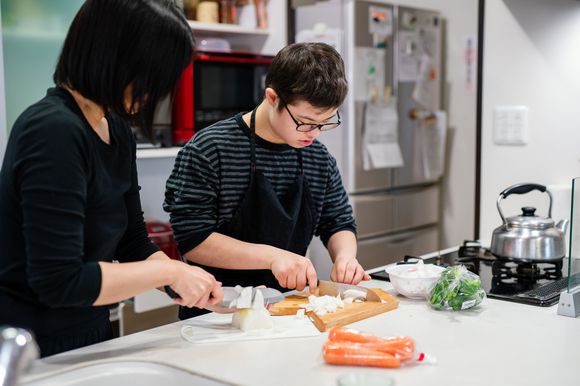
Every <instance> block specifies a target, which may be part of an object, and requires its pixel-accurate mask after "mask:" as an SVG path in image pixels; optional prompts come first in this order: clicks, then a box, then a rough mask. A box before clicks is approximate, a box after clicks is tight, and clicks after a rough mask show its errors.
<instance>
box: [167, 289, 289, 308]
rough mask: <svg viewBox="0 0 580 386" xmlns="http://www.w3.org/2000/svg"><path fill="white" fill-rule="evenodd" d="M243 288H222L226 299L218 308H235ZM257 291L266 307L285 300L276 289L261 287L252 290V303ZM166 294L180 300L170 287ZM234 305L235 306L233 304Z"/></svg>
mask: <svg viewBox="0 0 580 386" xmlns="http://www.w3.org/2000/svg"><path fill="white" fill-rule="evenodd" d="M241 290H242V287H222V291H223V294H224V298H223V300H222V303H221V304H218V306H222V307H226V308H230V307H232V306H233V307H235V303H234V300H237V299H238V298H239V297H240V294H241V292H242V291H241ZM256 291H260V292H261V293H262V297H263V298H264V305H265V306H266V305H268V304H274V303H278V302H280V301H282V300H284V295H282V292H280V291H278V290H277V289H274V288H266V287H263V288H262V287H260V288H252V302H253V301H254V298H255V297H256ZM165 292H166V293H167V295H168V296H169V297H170V298H172V299H176V298H179V297H180V296H179V294H178V293H177V292H175V291H173V290H172V289H171V287H169V286H167V285H166V286H165ZM232 303H234V304H232Z"/></svg>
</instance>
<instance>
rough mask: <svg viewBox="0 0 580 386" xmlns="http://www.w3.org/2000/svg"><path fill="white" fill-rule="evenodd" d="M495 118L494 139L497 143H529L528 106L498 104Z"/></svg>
mask: <svg viewBox="0 0 580 386" xmlns="http://www.w3.org/2000/svg"><path fill="white" fill-rule="evenodd" d="M493 118H494V119H493V139H494V142H495V143H496V144H497V145H526V144H527V143H528V108H527V106H496V107H495V111H494V117H493Z"/></svg>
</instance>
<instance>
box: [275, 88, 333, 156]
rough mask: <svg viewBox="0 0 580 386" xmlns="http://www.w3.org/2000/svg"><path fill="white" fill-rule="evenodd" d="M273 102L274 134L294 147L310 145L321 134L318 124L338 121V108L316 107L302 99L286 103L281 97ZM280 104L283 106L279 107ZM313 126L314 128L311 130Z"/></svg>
mask: <svg viewBox="0 0 580 386" xmlns="http://www.w3.org/2000/svg"><path fill="white" fill-rule="evenodd" d="M271 102H274V103H271V105H272V109H271V114H270V125H271V127H272V131H273V133H272V134H273V135H275V136H276V137H278V138H279V139H280V140H281V142H283V143H286V144H288V145H290V146H292V147H294V148H303V147H307V146H310V145H311V144H312V142H314V140H315V139H316V138H317V137H318V136H319V135H320V132H321V130H320V127H319V126H317V125H323V124H330V125H332V124H333V123H336V122H338V115H337V114H338V109H336V108H329V109H328V108H319V107H314V106H312V105H311V104H310V103H308V102H305V101H301V100H298V101H295V102H294V103H293V104H289V105H286V104H285V103H284V102H283V101H282V100H281V99H280V98H279V97H276V98H275V100H272V101H271ZM279 106H280V107H282V108H281V109H280V108H278V107H279ZM297 127H298V128H297ZM327 127H329V126H327ZM330 127H331V126H330ZM311 128H314V129H313V130H310V129H311Z"/></svg>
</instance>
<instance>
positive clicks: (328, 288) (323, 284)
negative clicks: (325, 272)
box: [318, 280, 381, 303]
mask: <svg viewBox="0 0 580 386" xmlns="http://www.w3.org/2000/svg"><path fill="white" fill-rule="evenodd" d="M318 289H319V291H320V292H319V293H320V295H330V296H337V295H340V297H341V298H343V299H344V293H345V292H346V291H348V290H355V291H359V292H363V293H365V294H366V299H367V301H369V302H379V303H381V298H380V297H379V295H377V294H376V293H374V292H373V291H369V290H368V288H365V287H360V286H357V285H352V284H343V283H335V282H333V281H327V280H319V281H318Z"/></svg>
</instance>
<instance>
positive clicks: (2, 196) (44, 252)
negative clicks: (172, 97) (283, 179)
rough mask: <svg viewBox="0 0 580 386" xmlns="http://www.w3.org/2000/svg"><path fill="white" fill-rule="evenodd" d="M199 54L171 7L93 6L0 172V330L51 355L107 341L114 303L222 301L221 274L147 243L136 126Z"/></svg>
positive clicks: (159, 3) (112, 1) (154, 0)
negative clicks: (161, 296) (166, 293)
mask: <svg viewBox="0 0 580 386" xmlns="http://www.w3.org/2000/svg"><path fill="white" fill-rule="evenodd" d="M193 50H194V39H193V35H192V32H191V30H190V28H189V27H188V24H187V22H186V20H185V18H184V16H183V15H182V13H181V11H180V10H179V9H178V8H177V7H176V6H175V5H174V3H173V2H172V1H169V0H87V1H86V2H85V3H84V5H83V6H82V7H81V9H80V10H79V12H78V13H77V15H76V17H75V19H74V21H73V23H72V25H71V26H70V29H69V31H68V35H67V37H66V40H65V42H64V46H63V49H62V52H61V55H60V58H59V61H58V64H57V68H56V71H55V73H54V81H55V84H56V87H54V88H51V89H49V90H48V92H47V95H46V97H44V98H43V99H42V100H41V101H39V102H37V103H35V104H34V105H32V106H30V107H29V108H28V109H27V110H26V111H25V112H24V113H22V115H21V116H20V117H19V118H18V120H17V121H16V123H15V124H14V127H13V129H12V131H11V134H10V139H9V141H8V145H7V149H6V154H5V158H4V162H3V166H2V170H1V172H0V309H1V310H2V312H1V315H0V325H3V324H8V325H13V326H18V327H24V328H28V329H30V330H32V331H33V332H34V333H35V335H36V337H37V341H38V343H39V346H40V350H41V355H42V356H47V355H52V354H56V353H59V352H62V351H65V350H70V349H74V348H77V347H82V346H85V345H89V344H92V343H97V342H100V341H103V340H106V339H108V338H110V337H111V326H110V322H109V311H108V307H107V305H108V304H112V303H116V302H119V301H121V300H123V299H127V298H130V297H132V296H134V295H137V294H139V293H142V292H144V291H146V290H149V289H152V288H156V287H161V286H169V287H170V288H171V289H172V290H174V291H175V292H177V293H178V294H180V296H181V297H180V298H178V299H177V300H176V303H177V304H179V305H181V306H185V307H208V306H211V305H212V304H215V303H217V302H218V301H220V300H221V298H222V292H221V283H219V282H217V281H216V280H215V278H214V277H213V276H212V275H210V274H209V273H207V272H205V271H203V270H202V269H200V268H196V267H192V266H189V265H187V264H185V263H182V262H179V261H174V260H170V259H169V258H168V257H167V256H166V255H165V254H163V253H162V252H160V251H159V249H158V248H157V247H156V246H155V245H154V244H152V243H151V242H150V241H149V239H148V238H147V232H146V229H145V224H144V221H143V213H142V210H141V203H140V200H139V186H138V184H137V171H136V166H135V154H136V150H135V142H134V139H133V136H132V133H131V130H130V127H129V125H128V123H127V122H128V121H129V120H134V121H136V122H139V123H140V124H141V125H142V126H143V127H144V128H145V129H146V130H148V131H149V132H150V130H151V126H152V120H153V112H154V109H155V106H156V105H157V102H158V101H159V100H160V99H161V98H163V97H165V96H166V95H168V94H169V93H170V92H171V91H172V89H173V87H174V85H175V83H176V81H177V79H178V78H179V76H180V74H181V73H182V71H183V69H184V68H185V67H186V65H187V64H188V63H189V62H190V60H191V56H192V53H193ZM115 261H117V262H119V263H120V264H117V263H115Z"/></svg>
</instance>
